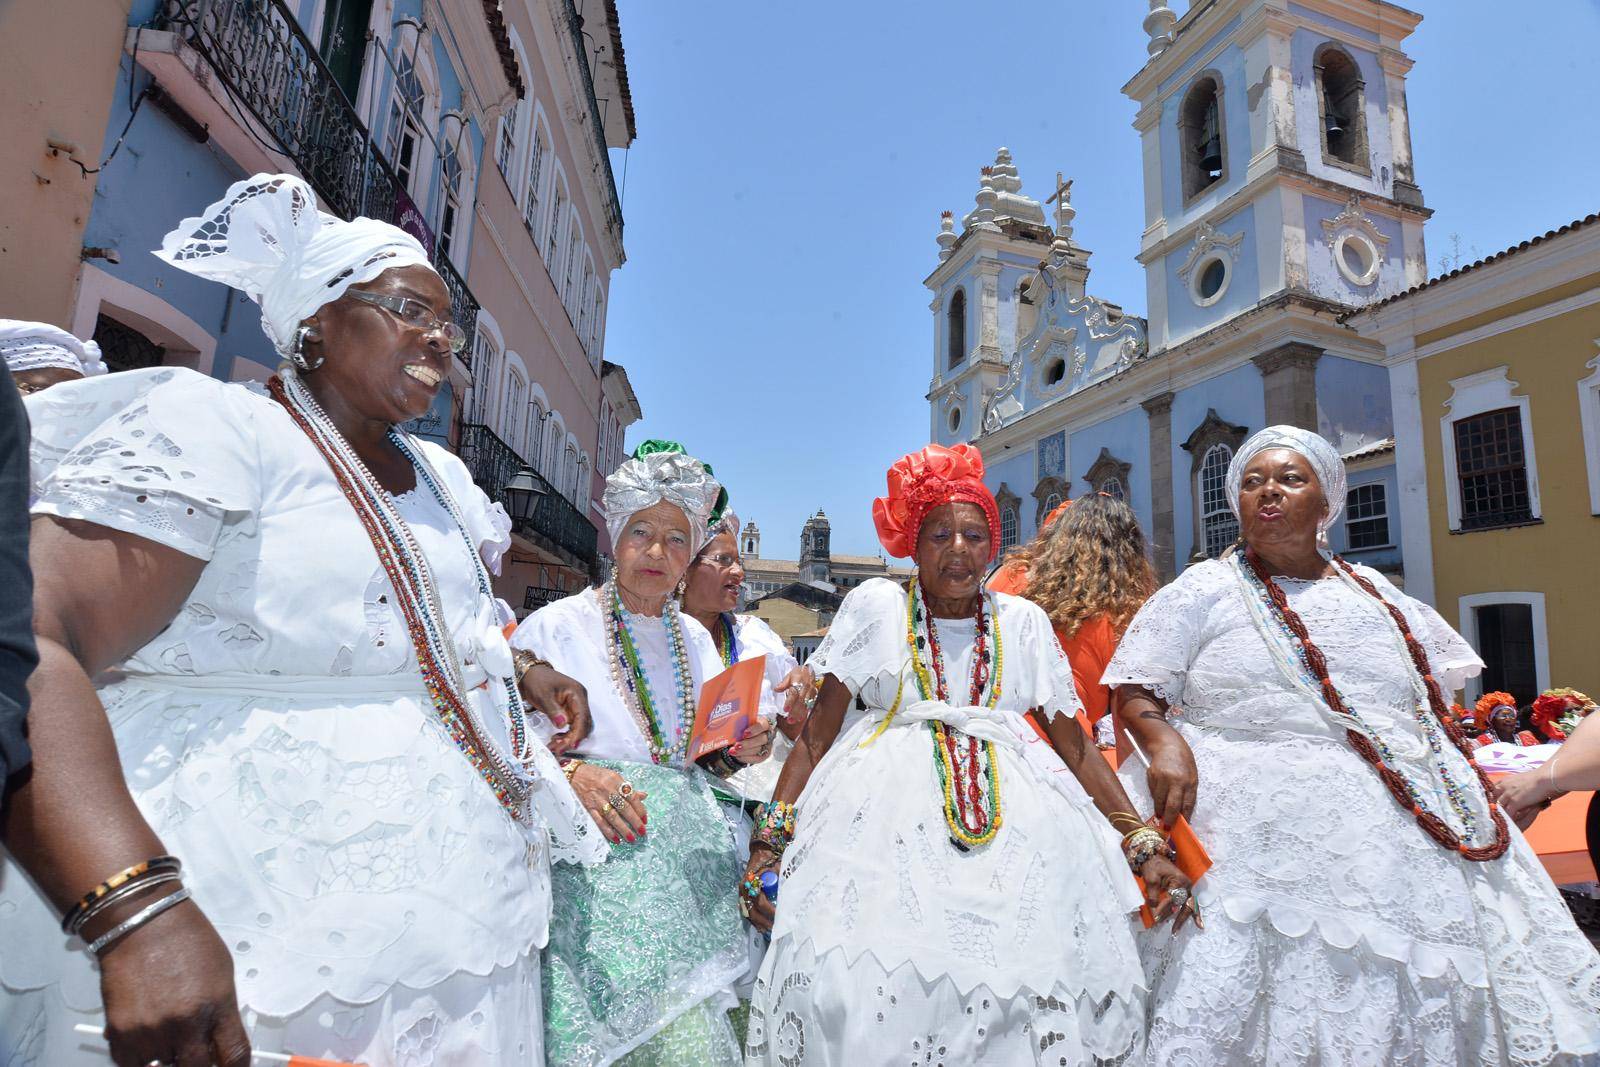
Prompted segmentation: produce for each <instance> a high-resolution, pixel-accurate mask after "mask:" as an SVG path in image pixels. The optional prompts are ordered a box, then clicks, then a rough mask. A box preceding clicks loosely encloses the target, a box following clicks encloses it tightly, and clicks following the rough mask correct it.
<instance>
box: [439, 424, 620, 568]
mask: <svg viewBox="0 0 1600 1067" xmlns="http://www.w3.org/2000/svg"><path fill="white" fill-rule="evenodd" d="M456 452H457V454H459V455H460V456H461V461H462V462H463V463H465V464H466V465H467V469H468V470H469V471H471V472H472V480H473V481H475V482H477V483H478V488H480V489H482V490H483V491H484V492H485V493H487V494H488V495H489V498H490V499H491V500H497V501H499V502H500V503H501V504H504V503H505V502H506V484H507V483H508V482H510V481H511V479H512V478H513V477H515V476H516V473H517V472H518V471H520V470H521V469H522V468H523V467H524V466H527V465H528V464H527V463H526V461H525V460H523V458H522V457H521V456H520V455H518V454H517V452H516V450H515V449H513V448H512V447H511V446H510V445H508V444H506V443H505V442H504V441H502V440H500V438H499V436H498V435H496V434H495V432H494V431H493V430H491V429H489V427H487V426H484V425H482V424H481V423H467V424H466V425H464V426H462V427H461V443H460V445H459V446H458V447H457V449H456ZM533 477H534V481H535V482H536V483H537V484H538V486H539V488H540V489H542V490H544V492H543V493H542V494H540V496H539V498H538V499H537V500H536V501H535V502H534V505H533V515H532V516H531V517H530V518H529V519H528V521H527V522H526V523H522V524H519V527H518V532H520V533H533V534H537V535H539V536H542V537H544V538H546V539H548V540H549V541H550V542H552V543H553V544H555V545H556V546H557V547H559V548H563V549H565V550H566V551H568V552H571V553H572V554H573V555H574V556H577V557H578V558H579V559H580V560H582V561H583V564H584V566H585V568H586V569H588V570H590V571H593V570H594V569H595V567H596V566H597V565H598V562H599V536H600V535H599V531H598V530H596V529H595V526H594V523H592V522H590V521H589V520H588V519H587V518H586V517H585V516H584V514H583V512H581V511H579V510H578V509H577V507H576V506H574V505H573V503H572V502H571V501H570V500H568V499H567V498H566V497H564V496H562V495H561V493H560V491H559V490H557V489H556V487H555V486H553V485H551V484H550V483H549V482H548V481H546V480H545V479H544V478H543V477H542V476H541V475H540V474H538V473H537V472H535V473H534V476H533ZM507 510H508V511H509V510H510V509H509V508H507Z"/></svg>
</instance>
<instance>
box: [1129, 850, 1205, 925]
mask: <svg viewBox="0 0 1600 1067" xmlns="http://www.w3.org/2000/svg"><path fill="white" fill-rule="evenodd" d="M1139 877H1140V878H1143V879H1144V900H1145V903H1146V904H1148V905H1150V910H1151V911H1152V912H1154V913H1155V917H1156V922H1158V923H1160V922H1165V921H1166V920H1167V919H1169V918H1172V917H1173V916H1177V918H1175V919H1173V922H1172V929H1173V932H1174V933H1176V932H1177V931H1179V930H1182V929H1183V924H1184V923H1185V922H1186V921H1187V920H1189V919H1191V918H1194V917H1195V916H1196V915H1197V914H1198V912H1195V911H1191V910H1190V909H1189V908H1187V907H1180V906H1179V905H1178V902H1177V901H1174V900H1173V899H1172V893H1173V891H1174V890H1180V891H1181V894H1180V895H1182V896H1183V897H1184V898H1185V899H1186V900H1188V901H1191V902H1192V901H1193V899H1194V898H1193V897H1192V896H1190V895H1189V894H1192V893H1193V892H1194V885H1193V884H1192V883H1191V882H1190V881H1189V877H1188V875H1186V874H1184V873H1183V872H1182V871H1180V870H1178V868H1177V866H1176V865H1175V864H1174V863H1173V862H1172V861H1171V860H1169V859H1167V857H1165V856H1152V857H1150V858H1149V859H1147V860H1145V862H1144V866H1143V867H1141V868H1139ZM1196 925H1199V924H1198V923H1196Z"/></svg>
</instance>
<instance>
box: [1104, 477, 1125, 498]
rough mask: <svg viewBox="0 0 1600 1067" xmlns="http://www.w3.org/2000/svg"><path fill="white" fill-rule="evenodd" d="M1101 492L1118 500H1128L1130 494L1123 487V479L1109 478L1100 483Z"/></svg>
mask: <svg viewBox="0 0 1600 1067" xmlns="http://www.w3.org/2000/svg"><path fill="white" fill-rule="evenodd" d="M1100 492H1102V493H1104V494H1105V495H1106V496H1109V497H1115V498H1116V499H1118V500H1127V499H1128V493H1127V490H1125V489H1123V487H1122V479H1121V478H1107V479H1106V480H1105V481H1103V482H1101V483H1100Z"/></svg>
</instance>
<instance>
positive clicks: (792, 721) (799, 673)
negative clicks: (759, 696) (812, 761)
mask: <svg viewBox="0 0 1600 1067" xmlns="http://www.w3.org/2000/svg"><path fill="white" fill-rule="evenodd" d="M816 687H817V679H816V675H814V674H812V673H811V668H810V667H796V668H795V669H794V670H792V671H790V672H789V673H788V674H786V675H784V676H783V681H781V682H779V683H778V684H777V685H775V686H773V687H772V691H773V692H774V693H782V694H783V718H782V719H781V720H779V722H778V729H780V730H782V731H783V736H785V737H787V738H788V739H789V740H791V741H793V740H795V739H796V738H798V737H799V736H800V730H801V728H802V727H804V726H805V724H806V716H807V715H810V714H811V704H812V702H814V701H813V698H812V693H813V692H814V691H815V690H816Z"/></svg>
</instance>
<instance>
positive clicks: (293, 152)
mask: <svg viewBox="0 0 1600 1067" xmlns="http://www.w3.org/2000/svg"><path fill="white" fill-rule="evenodd" d="M151 28H153V29H161V30H170V31H172V32H174V33H176V34H179V35H180V36H182V37H183V39H184V40H185V41H186V42H187V43H188V44H189V47H191V48H193V49H194V50H195V51H196V52H198V53H200V55H201V56H203V57H204V58H205V60H206V62H207V63H208V64H210V66H211V69H212V71H213V72H215V74H216V76H217V78H218V79H219V80H220V81H221V82H222V85H223V88H224V90H225V91H226V93H227V95H228V96H229V97H230V99H231V101H232V102H233V104H234V106H235V107H236V108H237V107H239V106H243V107H244V108H245V109H246V110H248V111H249V112H250V115H251V116H252V117H253V118H254V119H255V120H256V122H258V123H259V124H260V125H261V126H262V127H263V128H264V129H265V130H266V131H267V132H268V133H270V134H271V135H272V137H273V139H274V140H276V141H277V142H278V146H279V148H280V149H281V151H282V152H283V154H284V155H286V156H288V157H289V158H290V159H292V160H294V163H295V166H296V167H298V168H299V169H300V173H301V175H302V176H304V177H305V179H306V181H308V182H310V183H311V185H312V187H313V188H314V189H316V191H317V196H318V197H319V198H320V200H321V201H322V206H323V208H324V209H325V210H327V211H328V212H330V213H331V214H335V215H339V216H341V217H343V218H347V219H348V218H354V217H355V216H357V215H366V216H368V217H370V218H375V219H387V220H390V221H395V219H396V203H397V200H398V197H397V196H396V193H397V191H398V190H399V189H400V188H401V183H400V178H399V176H398V175H396V174H395V172H394V169H393V168H392V167H390V166H389V163H388V161H387V160H385V159H384V157H383V154H382V152H381V151H380V150H379V148H378V146H377V144H376V143H375V142H374V140H373V137H372V131H371V130H369V129H367V126H366V123H364V122H362V121H361V116H360V115H358V114H357V113H356V109H355V108H354V107H352V106H351V104H350V101H349V100H348V99H346V98H345V95H344V90H342V89H341V88H339V85H338V83H337V82H336V81H335V80H334V77H333V74H332V72H331V71H329V70H328V68H327V66H326V65H325V64H324V63H323V62H322V57H321V56H320V55H319V54H318V53H317V49H316V46H314V45H313V44H312V43H311V39H310V38H309V37H307V36H306V35H305V33H304V31H302V30H301V29H300V24H299V22H298V21H297V20H296V19H295V16H294V13H293V12H292V11H290V10H289V8H288V7H286V6H285V5H284V3H283V0H165V3H164V4H163V5H162V7H161V10H160V13H159V14H158V15H157V16H156V18H155V20H154V21H153V22H152V24H151ZM240 118H241V119H244V116H243V115H241V116H240ZM433 265H434V267H435V268H436V269H437V270H438V271H439V276H440V277H441V278H443V279H444V283H445V286H446V287H447V288H448V289H449V290H450V298H451V301H452V307H453V314H454V317H455V320H456V322H457V324H458V325H460V327H461V328H462V329H463V330H465V331H466V334H467V346H466V348H465V349H463V351H462V353H461V358H462V359H463V360H468V359H470V358H471V354H472V337H473V333H474V330H475V327H476V324H477V320H478V301H477V300H476V299H475V298H474V297H473V295H472V290H470V289H468V288H467V283H466V279H464V278H462V277H461V273H460V272H459V271H458V270H456V268H455V264H453V263H451V262H450V257H449V256H448V255H447V254H446V253H444V252H443V251H441V250H440V249H439V246H438V244H437V243H436V244H435V246H434V253H433Z"/></svg>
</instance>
